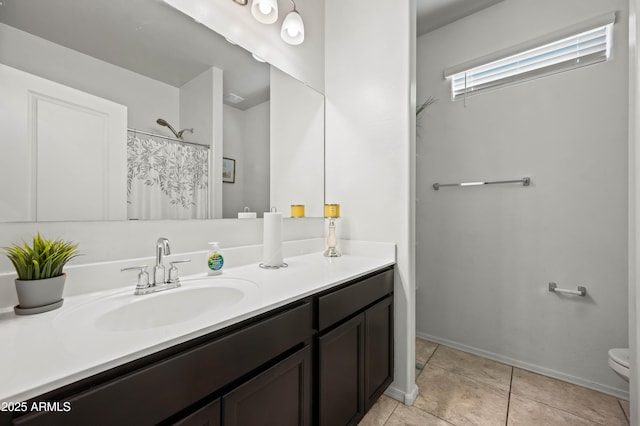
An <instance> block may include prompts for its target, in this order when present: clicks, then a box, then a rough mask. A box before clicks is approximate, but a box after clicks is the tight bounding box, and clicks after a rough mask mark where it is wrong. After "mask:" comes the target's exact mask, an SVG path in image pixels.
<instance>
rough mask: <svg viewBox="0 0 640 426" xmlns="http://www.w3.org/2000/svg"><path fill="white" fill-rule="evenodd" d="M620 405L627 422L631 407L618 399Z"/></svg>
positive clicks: (626, 402)
mask: <svg viewBox="0 0 640 426" xmlns="http://www.w3.org/2000/svg"><path fill="white" fill-rule="evenodd" d="M618 401H620V405H621V406H622V410H623V411H624V415H625V416H627V421H629V416H630V415H629V413H630V412H631V407H630V406H629V401H625V400H623V399H619V400H618Z"/></svg>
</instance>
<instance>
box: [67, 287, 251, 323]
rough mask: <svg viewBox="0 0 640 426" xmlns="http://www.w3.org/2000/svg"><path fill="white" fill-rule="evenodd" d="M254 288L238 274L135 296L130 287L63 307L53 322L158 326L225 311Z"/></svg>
mask: <svg viewBox="0 0 640 426" xmlns="http://www.w3.org/2000/svg"><path fill="white" fill-rule="evenodd" d="M255 289H256V286H255V284H254V283H252V282H250V281H246V280H241V279H237V278H201V279H195V280H186V281H184V282H183V284H182V287H179V288H175V289H170V290H165V291H161V292H158V293H151V294H146V295H141V296H134V295H133V289H131V290H130V291H127V292H126V293H125V292H122V291H120V292H118V293H117V294H114V295H111V296H107V297H102V298H99V299H96V300H92V301H88V302H86V303H84V304H82V305H79V306H77V307H75V308H71V309H70V310H68V311H62V312H60V314H59V315H58V317H57V318H56V320H55V325H56V327H58V328H68V327H78V324H79V323H84V324H85V327H84V328H90V329H93V330H99V331H104V332H130V331H144V330H151V329H157V328H159V327H165V326H171V325H175V324H180V323H183V322H186V321H190V320H193V319H196V318H198V317H201V316H204V315H216V314H219V313H220V312H225V311H228V310H229V309H232V308H234V307H235V306H236V305H238V304H239V303H241V302H242V301H243V300H245V299H247V297H248V295H249V293H250V292H251V291H252V290H253V291H255Z"/></svg>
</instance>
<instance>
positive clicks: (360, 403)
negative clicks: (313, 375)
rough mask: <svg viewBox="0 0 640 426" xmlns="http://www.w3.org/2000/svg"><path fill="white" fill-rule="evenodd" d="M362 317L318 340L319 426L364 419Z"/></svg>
mask: <svg viewBox="0 0 640 426" xmlns="http://www.w3.org/2000/svg"><path fill="white" fill-rule="evenodd" d="M364 334H365V330H364V314H360V315H358V316H356V317H355V318H353V319H351V320H349V321H347V322H346V323H344V324H342V325H341V326H339V327H337V328H335V329H334V330H332V331H330V332H328V333H326V334H325V335H323V336H321V337H320V338H319V348H318V353H319V368H320V371H319V388H320V392H319V417H320V425H321V426H343V425H348V424H352V423H355V422H357V421H358V420H359V419H360V418H361V417H362V416H363V415H364V389H363V382H364V380H363V375H364Z"/></svg>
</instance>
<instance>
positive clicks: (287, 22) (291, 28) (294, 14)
mask: <svg viewBox="0 0 640 426" xmlns="http://www.w3.org/2000/svg"><path fill="white" fill-rule="evenodd" d="M254 1H255V0H254ZM290 1H291V3H292V4H293V10H292V11H291V12H289V14H288V15H287V16H286V17H285V18H284V22H282V30H281V31H280V37H282V40H284V41H285V43H288V44H292V45H294V46H295V45H298V44H301V43H302V42H303V41H304V22H302V16H300V14H299V13H298V10H297V9H296V4H295V3H294V1H293V0H290Z"/></svg>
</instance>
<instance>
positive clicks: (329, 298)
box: [318, 269, 393, 330]
mask: <svg viewBox="0 0 640 426" xmlns="http://www.w3.org/2000/svg"><path fill="white" fill-rule="evenodd" d="M392 292H393V269H388V270H386V271H384V272H381V273H379V274H377V275H374V276H372V277H369V278H365V279H364V280H362V281H359V282H357V283H355V284H352V285H350V286H347V287H344V288H342V289H340V290H336V291H334V292H332V293H329V294H326V295H324V296H320V297H318V329H319V330H323V329H325V328H327V327H329V326H331V325H333V324H335V323H336V322H338V321H340V320H342V319H344V318H346V317H348V316H349V315H351V314H353V313H355V312H358V311H359V310H361V309H363V308H364V307H366V306H368V305H370V304H371V303H373V302H375V301H376V300H378V299H381V298H383V297H384V296H386V295H387V294H389V293H392Z"/></svg>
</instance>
